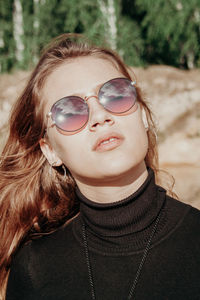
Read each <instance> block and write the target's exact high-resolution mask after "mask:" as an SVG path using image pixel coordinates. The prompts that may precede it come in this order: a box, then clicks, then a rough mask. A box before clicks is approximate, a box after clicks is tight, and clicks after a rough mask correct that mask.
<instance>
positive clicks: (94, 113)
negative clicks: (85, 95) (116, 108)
mask: <svg viewBox="0 0 200 300" xmlns="http://www.w3.org/2000/svg"><path fill="white" fill-rule="evenodd" d="M87 104H88V106H89V111H90V114H89V121H88V126H89V129H90V130H91V131H95V130H96V129H97V128H98V127H99V126H104V125H109V126H111V125H112V124H114V116H113V115H112V114H111V113H110V112H109V111H107V110H106V109H105V108H104V107H103V106H102V105H101V104H100V103H99V100H98V97H97V96H91V97H89V99H88V100H87Z"/></svg>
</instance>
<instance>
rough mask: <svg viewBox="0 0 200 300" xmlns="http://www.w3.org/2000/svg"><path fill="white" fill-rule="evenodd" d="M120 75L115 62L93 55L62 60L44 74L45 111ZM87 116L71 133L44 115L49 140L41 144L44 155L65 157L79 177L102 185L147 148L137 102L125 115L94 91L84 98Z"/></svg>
mask: <svg viewBox="0 0 200 300" xmlns="http://www.w3.org/2000/svg"><path fill="white" fill-rule="evenodd" d="M116 77H124V75H123V74H122V73H121V72H120V71H119V70H117V68H116V67H115V66H114V64H113V63H111V62H110V61H108V60H105V59H102V58H97V57H93V56H90V57H81V58H76V59H73V60H70V61H68V62H66V63H63V64H62V65H61V66H59V67H58V68H57V69H56V70H54V71H53V72H52V73H51V75H50V76H49V77H48V78H47V80H46V83H45V86H44V89H43V95H42V98H43V99H44V101H45V102H46V106H45V114H44V115H45V116H46V114H47V113H48V112H49V111H50V109H51V107H52V105H53V104H54V103H55V102H56V101H57V100H58V99H61V98H63V97H64V96H69V95H78V96H81V97H83V98H84V97H85V96H86V95H88V93H89V94H92V95H97V93H98V90H99V88H100V86H101V85H102V84H104V83H105V82H107V81H108V80H110V79H113V78H116ZM87 104H88V106H89V121H88V123H87V124H86V126H85V127H84V128H83V129H82V130H81V131H79V132H77V133H75V134H70V135H69V134H67V133H65V134H63V133H61V132H59V131H58V129H57V128H56V126H55V125H53V126H51V125H52V120H51V118H48V130H47V134H48V140H47V141H45V140H42V141H41V143H40V145H41V149H42V151H43V153H44V155H45V156H46V157H47V159H48V161H49V162H50V163H51V164H54V165H60V164H62V163H64V164H65V165H66V167H67V168H68V169H69V171H70V172H71V174H72V176H73V177H74V179H75V180H76V181H77V182H84V183H86V184H91V185H93V184H97V183H98V185H101V184H104V183H106V182H111V181H113V180H116V179H119V178H120V180H122V181H123V178H124V180H126V179H127V176H130V174H131V173H133V172H136V171H137V169H138V168H140V169H141V166H144V158H145V156H146V152H147V148H148V140H147V134H146V130H145V128H144V124H143V120H142V116H141V115H142V114H141V109H140V107H139V105H138V103H136V104H135V105H134V106H133V107H132V109H131V110H130V111H129V112H128V113H126V114H124V115H114V114H112V113H110V112H108V111H106V110H105V109H104V108H103V107H102V106H101V105H100V104H99V103H98V99H97V98H95V97H90V98H89V100H88V101H87Z"/></svg>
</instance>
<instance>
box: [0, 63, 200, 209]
mask: <svg viewBox="0 0 200 300" xmlns="http://www.w3.org/2000/svg"><path fill="white" fill-rule="evenodd" d="M134 72H135V75H136V78H137V81H138V83H139V85H140V86H141V88H142V91H143V94H144V96H145V98H146V100H147V101H148V103H149V104H150V107H151V108H152V110H153V112H154V115H155V119H156V123H157V127H158V141H159V157H160V167H161V168H162V169H165V170H167V171H169V173H171V174H172V175H173V176H174V178H175V180H176V183H175V192H176V193H177V194H178V196H179V198H180V199H181V200H182V201H184V202H188V203H190V204H192V205H193V206H195V207H198V208H199V209H200V70H191V71H183V70H179V69H175V68H172V67H169V66H150V67H148V68H146V69H142V68H135V69H134ZM28 75H29V74H28V73H27V72H22V71H20V72H16V73H15V74H9V75H8V74H3V75H1V76H0V130H1V134H0V148H2V146H3V143H4V141H5V137H6V132H7V129H6V126H5V124H6V121H7V118H8V114H9V111H10V109H11V107H12V104H13V102H14V101H15V99H16V98H17V96H18V95H19V93H20V91H21V89H22V88H23V86H24V84H25V83H26V81H27V77H28Z"/></svg>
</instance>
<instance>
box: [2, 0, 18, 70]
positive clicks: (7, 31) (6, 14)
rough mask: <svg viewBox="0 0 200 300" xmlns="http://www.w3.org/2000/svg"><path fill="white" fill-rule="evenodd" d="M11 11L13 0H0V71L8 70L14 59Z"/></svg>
mask: <svg viewBox="0 0 200 300" xmlns="http://www.w3.org/2000/svg"><path fill="white" fill-rule="evenodd" d="M12 11H13V0H7V1H3V0H1V1H0V72H5V71H8V70H10V69H11V68H12V67H13V63H14V62H15V61H16V60H15V42H14V38H13V18H12Z"/></svg>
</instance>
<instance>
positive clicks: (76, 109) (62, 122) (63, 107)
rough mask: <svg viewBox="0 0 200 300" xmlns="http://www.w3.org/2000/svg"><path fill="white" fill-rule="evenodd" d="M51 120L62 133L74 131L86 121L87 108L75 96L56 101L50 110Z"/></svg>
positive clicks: (81, 100)
mask: <svg viewBox="0 0 200 300" xmlns="http://www.w3.org/2000/svg"><path fill="white" fill-rule="evenodd" d="M51 113H52V120H53V121H54V122H55V124H56V126H57V127H58V128H60V129H61V130H63V131H76V130H78V129H80V128H82V127H83V126H84V125H85V124H86V123H87V121H88V114H89V113H88V106H87V104H86V103H85V102H84V101H83V99H81V98H80V97H77V96H70V97H65V98H62V99H60V100H58V101H57V102H56V103H55V104H54V105H53V107H52V109H51Z"/></svg>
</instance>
